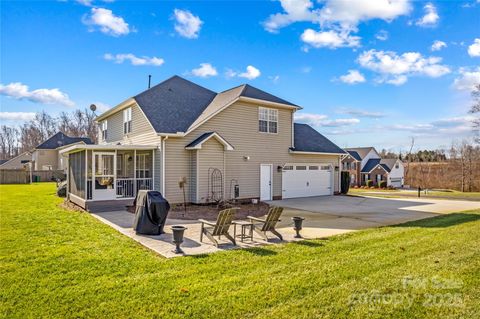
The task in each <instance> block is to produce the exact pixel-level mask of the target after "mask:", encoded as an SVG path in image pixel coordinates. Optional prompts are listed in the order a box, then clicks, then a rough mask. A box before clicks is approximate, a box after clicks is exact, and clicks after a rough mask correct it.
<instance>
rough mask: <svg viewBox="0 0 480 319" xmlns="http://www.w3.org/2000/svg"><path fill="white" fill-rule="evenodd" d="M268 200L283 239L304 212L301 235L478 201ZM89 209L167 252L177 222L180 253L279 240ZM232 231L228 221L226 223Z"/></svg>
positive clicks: (438, 211)
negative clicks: (141, 226)
mask: <svg viewBox="0 0 480 319" xmlns="http://www.w3.org/2000/svg"><path fill="white" fill-rule="evenodd" d="M269 204H271V205H275V206H281V207H284V212H283V214H282V217H281V220H282V221H281V222H280V223H279V224H278V225H277V230H278V231H279V232H280V234H282V236H283V237H284V241H283V242H291V241H296V240H299V239H296V238H294V235H295V231H294V230H293V222H292V220H291V217H293V216H301V217H304V218H305V222H304V225H303V226H304V228H303V230H302V232H301V233H302V236H303V238H304V239H315V238H323V237H328V236H333V235H338V234H343V233H348V232H352V231H356V230H361V229H365V228H372V227H381V226H387V225H394V224H399V223H404V222H408V221H413V220H419V219H424V218H429V217H434V216H438V215H439V214H445V213H451V212H459V211H462V210H468V209H479V208H480V203H479V202H472V201H456V200H434V199H390V198H388V199H387V198H371V197H368V198H367V197H356V196H322V197H309V198H295V199H285V200H279V201H271V202H269ZM92 215H93V216H94V217H95V218H97V219H99V220H100V221H102V222H103V223H105V224H107V225H109V226H111V227H112V228H114V229H116V230H117V231H119V232H120V233H122V234H124V235H126V236H128V237H130V238H132V239H133V240H135V241H137V242H139V243H140V244H142V245H143V246H145V247H147V248H149V249H151V250H153V251H155V252H157V253H159V254H161V255H162V256H164V257H167V258H171V257H177V256H182V255H178V254H175V253H174V252H173V249H174V248H175V246H174V244H173V243H172V231H171V229H170V226H172V225H183V226H186V227H187V230H186V231H185V239H184V243H183V244H182V249H183V251H184V255H199V254H208V253H214V252H218V251H223V250H229V249H238V248H251V247H258V246H263V245H271V244H276V243H280V242H281V241H280V240H279V239H278V238H276V237H275V236H273V234H269V241H268V242H266V241H265V240H263V239H262V238H261V237H259V236H258V235H257V234H255V233H254V240H253V241H250V240H248V239H247V240H245V241H244V242H241V241H240V239H239V238H237V246H234V245H233V244H231V243H230V242H229V241H228V240H226V239H225V238H222V240H220V241H219V242H220V245H219V247H218V248H217V247H215V246H214V245H213V244H212V243H211V242H210V241H209V240H208V238H206V237H204V239H203V242H202V243H201V242H200V223H199V222H197V221H195V220H175V219H168V220H167V224H166V226H165V231H166V233H165V234H162V235H159V236H144V235H136V234H135V231H134V230H133V229H132V224H133V220H134V214H131V213H129V212H127V211H109V212H97V213H92ZM230 234H233V225H232V227H231V228H230Z"/></svg>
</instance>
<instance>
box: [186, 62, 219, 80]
mask: <svg viewBox="0 0 480 319" xmlns="http://www.w3.org/2000/svg"><path fill="white" fill-rule="evenodd" d="M191 73H192V74H193V75H194V76H198V77H201V78H208V77H210V76H216V75H217V74H218V72H217V69H215V67H214V66H212V65H211V64H210V63H200V67H199V68H197V69H193V70H192V72H191Z"/></svg>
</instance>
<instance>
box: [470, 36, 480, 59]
mask: <svg viewBox="0 0 480 319" xmlns="http://www.w3.org/2000/svg"><path fill="white" fill-rule="evenodd" d="M468 55H470V56H471V57H479V56H480V38H477V39H475V40H474V41H473V43H472V44H471V45H470V46H469V47H468Z"/></svg>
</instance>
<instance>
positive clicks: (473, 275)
mask: <svg viewBox="0 0 480 319" xmlns="http://www.w3.org/2000/svg"><path fill="white" fill-rule="evenodd" d="M60 202H61V200H60V199H58V198H56V197H55V195H54V185H53V184H34V185H25V186H23V185H22V186H18V185H15V186H5V185H0V208H1V225H0V226H1V245H0V258H1V263H0V267H1V268H0V285H1V287H0V312H1V316H2V317H4V318H55V317H57V318H65V317H67V318H72V317H90V318H101V317H107V318H315V317H329V318H341V317H344V318H346V317H348V318H365V317H371V318H388V317H390V318H425V317H430V318H433V317H442V318H446V317H456V318H478V317H479V315H480V301H479V296H480V211H470V212H463V213H456V214H450V215H444V216H441V217H437V218H432V219H428V220H423V221H419V222H412V223H408V224H404V225H399V226H396V227H384V228H378V229H372V230H366V231H361V232H356V233H350V234H348V235H342V236H336V237H331V238H329V239H325V240H315V241H305V242H300V243H296V244H295V243H291V244H284V245H275V246H269V247H265V248H258V249H252V250H238V251H228V252H222V253H217V254H213V255H208V256H200V257H198V256H197V257H184V258H175V259H169V260H168V259H164V258H162V257H160V256H158V255H156V254H154V253H152V252H151V251H149V250H147V249H144V248H143V247H142V246H140V245H139V244H137V243H136V242H134V241H132V240H130V239H129V238H127V237H125V236H123V235H121V234H119V233H117V232H115V231H114V230H113V229H111V228H109V227H108V226H106V225H103V224H101V223H100V222H99V221H97V220H96V219H94V218H92V217H91V216H89V215H88V214H87V213H80V212H73V211H66V210H63V209H61V208H59V207H58V204H59V203H60ZM405 278H410V280H408V281H406V284H405Z"/></svg>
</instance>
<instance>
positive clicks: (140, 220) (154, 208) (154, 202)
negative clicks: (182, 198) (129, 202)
mask: <svg viewBox="0 0 480 319" xmlns="http://www.w3.org/2000/svg"><path fill="white" fill-rule="evenodd" d="M169 210H170V204H169V203H168V201H167V200H166V199H165V198H164V197H163V196H162V194H161V193H160V192H157V191H146V190H140V191H138V193H137V198H135V221H134V222H133V229H134V230H135V232H136V233H137V234H142V235H160V234H163V233H164V231H163V227H164V226H165V221H166V220H167V215H168V211H169Z"/></svg>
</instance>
